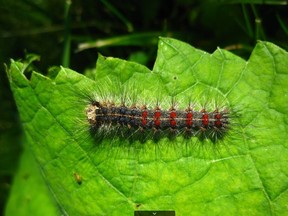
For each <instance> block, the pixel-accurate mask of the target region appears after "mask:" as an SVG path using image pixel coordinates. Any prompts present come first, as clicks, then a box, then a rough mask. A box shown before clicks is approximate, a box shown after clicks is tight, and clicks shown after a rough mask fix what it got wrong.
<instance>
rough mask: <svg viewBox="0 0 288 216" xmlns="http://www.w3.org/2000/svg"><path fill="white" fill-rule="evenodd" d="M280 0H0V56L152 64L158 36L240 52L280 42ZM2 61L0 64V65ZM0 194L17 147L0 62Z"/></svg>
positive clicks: (286, 17) (286, 31)
mask: <svg viewBox="0 0 288 216" xmlns="http://www.w3.org/2000/svg"><path fill="white" fill-rule="evenodd" d="M286 5H287V1H283V0H274V1H272V0H271V1H265V4H263V3H262V1H257V0H253V1H248V0H246V1H240V0H239V1H236V0H235V1H225V0H221V1H215V0H214V1H213V0H210V1H208V0H206V1H200V0H198V1H196V0H195V1H193V0H177V1H172V0H170V1H164V0H161V1H154V0H147V1H136V0H130V1H128V0H126V1H121V2H120V1H114V0H113V1H112V0H110V1H109V0H99V1H92V0H91V1H80V0H78V1H73V2H72V4H71V2H70V1H56V0H51V1H45V0H38V1H32V0H22V1H9V0H1V4H0V26H1V29H0V47H1V53H0V62H1V63H8V62H9V59H10V58H14V59H17V58H22V57H23V55H24V54H25V52H34V53H37V54H39V55H40V56H41V62H39V63H38V64H36V68H35V69H36V70H39V71H46V69H47V68H48V67H50V66H53V65H61V64H62V65H64V66H67V67H70V68H73V69H75V70H77V71H80V72H84V71H87V70H89V69H90V68H93V67H94V65H95V62H96V59H97V53H98V52H100V53H101V54H103V55H104V56H114V57H120V58H123V59H129V60H132V61H136V62H139V63H141V64H145V65H147V66H148V67H150V68H151V67H152V65H153V63H154V61H155V56H156V49H157V46H156V43H157V41H158V36H170V37H174V38H177V39H180V40H183V41H186V42H188V43H191V44H193V46H195V47H198V48H201V49H203V50H206V51H210V52H212V51H214V50H215V48H216V47H217V46H220V47H221V48H226V49H228V50H231V51H232V52H235V53H237V54H238V55H240V56H242V57H243V58H245V59H247V58H248V56H249V55H250V53H251V51H252V49H253V47H254V45H255V42H256V41H257V40H268V41H271V42H274V43H275V44H277V45H280V46H282V47H284V48H285V49H286V50H287V48H288V43H287V36H288V25H287V23H288V13H287V6H286ZM2 66H3V64H2ZM0 85H1V86H0V100H1V105H0V112H1V117H0V130H1V131H0V132H1V133H0V146H1V150H0V160H1V161H0V165H1V166H0V191H1V193H0V194H1V196H0V201H1V206H0V207H1V208H2V209H3V208H4V206H5V202H6V199H7V195H8V192H9V189H10V187H11V182H12V177H13V175H14V174H15V172H16V168H17V165H18V160H17V159H18V158H19V155H20V152H21V148H22V147H21V144H20V143H21V136H20V135H21V129H20V125H19V123H18V121H19V120H18V116H17V114H15V113H17V112H16V109H15V106H14V103H13V100H12V99H11V94H10V91H9V88H8V82H7V79H6V77H5V73H4V66H3V67H2V68H1V74H0Z"/></svg>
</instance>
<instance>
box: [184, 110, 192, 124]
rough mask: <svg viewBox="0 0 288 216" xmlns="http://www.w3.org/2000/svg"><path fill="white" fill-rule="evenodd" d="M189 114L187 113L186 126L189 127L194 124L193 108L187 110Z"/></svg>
mask: <svg viewBox="0 0 288 216" xmlns="http://www.w3.org/2000/svg"><path fill="white" fill-rule="evenodd" d="M187 112H188V113H187V114H186V126H187V127H188V128H191V126H192V125H193V113H192V112H191V110H187Z"/></svg>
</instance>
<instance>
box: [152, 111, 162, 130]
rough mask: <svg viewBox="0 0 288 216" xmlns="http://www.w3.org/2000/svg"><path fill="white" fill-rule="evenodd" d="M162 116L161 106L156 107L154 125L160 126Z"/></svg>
mask: <svg viewBox="0 0 288 216" xmlns="http://www.w3.org/2000/svg"><path fill="white" fill-rule="evenodd" d="M160 117H161V110H160V108H159V107H157V108H156V111H155V112H154V119H153V120H154V126H155V127H156V128H159V127H160V124H161V121H160Z"/></svg>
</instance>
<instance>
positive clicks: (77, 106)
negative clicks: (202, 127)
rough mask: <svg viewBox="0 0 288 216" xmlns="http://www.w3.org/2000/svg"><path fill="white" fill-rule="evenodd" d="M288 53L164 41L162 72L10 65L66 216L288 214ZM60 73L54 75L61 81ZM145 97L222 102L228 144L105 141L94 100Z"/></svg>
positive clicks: (123, 64) (35, 146)
mask: <svg viewBox="0 0 288 216" xmlns="http://www.w3.org/2000/svg"><path fill="white" fill-rule="evenodd" d="M287 57H288V54H287V52H286V51H284V50H282V49H281V48H279V47H277V46H275V45H273V44H271V43H268V42H258V44H257V46H256V47H255V49H254V51H253V53H252V55H251V57H250V59H249V61H248V62H246V61H244V60H243V59H241V58H239V57H237V56H235V55H233V54H231V53H230V52H228V51H225V50H221V49H217V50H216V51H215V52H214V53H213V54H209V53H206V52H203V51H200V50H197V49H195V48H193V47H191V46H190V45H188V44H186V43H183V42H180V41H177V40H174V39H170V38H161V39H160V41H159V48H158V54H157V59H156V62H155V65H154V68H153V70H152V71H150V70H149V69H148V68H146V67H144V66H142V65H139V64H137V63H133V62H127V61H124V60H120V59H116V58H110V57H109V58H105V57H103V56H99V58H98V62H97V68H96V73H95V79H89V78H87V77H85V76H83V75H81V74H78V73H76V72H74V71H72V70H70V69H67V68H60V69H59V72H58V75H57V76H56V77H55V79H53V80H52V79H49V78H47V77H44V76H42V75H40V74H38V73H35V72H33V73H32V77H31V79H30V80H27V78H26V77H25V76H24V75H23V70H22V69H23V67H24V65H23V64H22V63H21V62H14V61H12V63H11V66H10V69H9V71H8V76H9V79H10V83H11V88H12V91H13V94H14V97H15V100H16V103H17V106H18V109H19V112H20V116H21V120H22V122H23V128H24V131H25V134H26V137H27V139H28V141H29V144H30V147H31V149H32V151H33V153H34V155H35V157H36V159H37V161H38V163H39V166H40V167H41V170H42V171H43V174H44V178H45V181H46V182H47V183H48V185H49V186H50V188H51V191H52V192H53V194H54V196H55V198H56V201H57V202H58V204H59V206H61V209H62V210H63V212H65V213H67V214H71V215H120V214H121V215H133V211H134V210H165V209H166V210H168V209H169V210H175V211H176V214H177V215H191V214H193V215H194V214H197V215H207V212H208V213H210V214H212V215H218V214H221V215H236V214H237V215H247V214H249V215H251V214H252V215H263V214H264V215H265V214H268V215H275V214H277V215H281V214H284V212H287V210H288V209H287V205H286V203H287V198H288V196H287V185H288V178H287V176H288V171H287V169H286V167H287V165H288V162H287V157H288V151H287V145H288V143H287V132H286V131H287V122H288V121H287V113H288V107H287V106H286V103H285V102H286V101H287V97H288V91H287V88H286V86H285V85H286V83H287V81H288V80H287V79H288V76H287V73H288V72H287V66H288V65H287ZM53 77H54V76H53ZM91 92H94V93H95V92H96V93H98V95H96V96H97V97H98V99H99V98H106V99H107V98H108V99H113V100H115V101H116V102H118V103H120V102H121V101H122V100H125V99H126V100H131V101H132V102H133V101H134V100H135V101H140V102H141V103H147V104H151V105H152V106H154V105H156V104H157V102H158V101H160V102H161V107H162V108H163V109H169V108H170V106H171V101H172V100H176V102H177V103H178V105H179V108H181V109H184V108H186V107H187V105H188V104H189V102H191V101H192V102H196V103H197V104H199V105H198V108H201V105H203V104H205V106H207V107H208V108H210V109H212V108H213V107H214V105H213V104H214V102H215V101H216V102H217V103H218V102H219V103H221V104H222V103H224V104H225V105H227V106H228V107H229V109H230V110H231V112H233V113H235V118H234V119H232V120H231V121H232V123H233V124H232V125H231V130H230V131H229V132H228V133H227V134H226V135H225V136H224V138H223V140H219V142H216V143H213V142H212V141H211V140H209V139H208V140H199V139H198V138H196V137H194V138H191V139H189V140H185V139H184V138H183V137H182V136H179V137H177V138H176V139H175V140H169V139H167V138H166V139H164V138H163V139H161V140H160V141H159V142H157V143H155V142H153V141H152V140H148V141H147V142H145V143H140V142H137V141H135V142H129V140H120V139H117V137H106V138H104V139H103V140H101V141H100V140H95V139H94V138H93V137H92V135H91V134H90V133H89V131H88V127H89V126H88V124H87V123H86V120H85V107H86V106H87V104H88V102H87V101H86V102H85V100H84V99H85V97H86V99H87V95H88V96H89V94H90V95H91V94H92V93H91Z"/></svg>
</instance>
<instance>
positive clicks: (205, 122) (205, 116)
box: [201, 109, 209, 127]
mask: <svg viewBox="0 0 288 216" xmlns="http://www.w3.org/2000/svg"><path fill="white" fill-rule="evenodd" d="M201 112H202V113H203V114H202V124H203V126H204V127H208V125H209V114H208V113H207V112H206V110H205V109H203V110H202V111H201Z"/></svg>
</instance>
